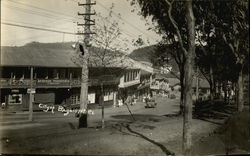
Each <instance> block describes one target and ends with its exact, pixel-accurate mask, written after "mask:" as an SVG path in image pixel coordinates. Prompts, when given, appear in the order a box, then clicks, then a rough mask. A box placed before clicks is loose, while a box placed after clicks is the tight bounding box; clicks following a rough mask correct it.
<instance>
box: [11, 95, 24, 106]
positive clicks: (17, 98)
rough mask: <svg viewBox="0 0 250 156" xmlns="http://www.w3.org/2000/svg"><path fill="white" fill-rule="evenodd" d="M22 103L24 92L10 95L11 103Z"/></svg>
mask: <svg viewBox="0 0 250 156" xmlns="http://www.w3.org/2000/svg"><path fill="white" fill-rule="evenodd" d="M15 104H22V94H12V95H9V105H15Z"/></svg>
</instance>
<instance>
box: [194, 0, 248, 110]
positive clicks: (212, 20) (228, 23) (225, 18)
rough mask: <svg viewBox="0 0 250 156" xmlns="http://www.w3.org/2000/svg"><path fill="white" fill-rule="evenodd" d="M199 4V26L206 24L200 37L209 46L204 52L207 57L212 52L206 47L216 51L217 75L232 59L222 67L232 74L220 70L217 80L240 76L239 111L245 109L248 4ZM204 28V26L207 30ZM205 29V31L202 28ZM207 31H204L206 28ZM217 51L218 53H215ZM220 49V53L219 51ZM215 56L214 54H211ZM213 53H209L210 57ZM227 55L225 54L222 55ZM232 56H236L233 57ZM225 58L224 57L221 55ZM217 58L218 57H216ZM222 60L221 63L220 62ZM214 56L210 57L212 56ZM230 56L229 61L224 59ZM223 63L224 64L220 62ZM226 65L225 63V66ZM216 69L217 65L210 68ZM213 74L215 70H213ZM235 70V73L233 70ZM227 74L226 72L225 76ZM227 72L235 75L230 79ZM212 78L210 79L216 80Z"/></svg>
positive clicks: (210, 2) (232, 2) (211, 2)
mask: <svg viewBox="0 0 250 156" xmlns="http://www.w3.org/2000/svg"><path fill="white" fill-rule="evenodd" d="M205 4H206V5H204V2H202V1H198V2H197V3H196V5H197V6H199V7H197V9H196V10H197V11H196V12H195V13H196V15H197V16H199V17H202V18H198V20H203V21H198V23H201V22H203V23H205V24H203V25H200V27H198V29H199V30H200V31H198V33H200V34H201V38H202V42H203V43H204V42H205V43H206V44H207V45H206V46H201V49H202V50H203V51H204V53H206V55H207V54H208V51H211V50H212V49H208V50H204V49H205V48H204V47H207V48H209V47H215V48H214V49H213V51H215V52H216V53H217V54H216V57H214V58H215V59H216V60H217V63H219V64H218V65H217V66H215V67H214V69H216V70H217V71H218V69H219V68H220V66H222V65H226V64H220V63H222V62H223V61H224V60H225V59H228V58H229V56H230V57H231V62H230V63H231V64H227V66H223V67H233V68H229V70H226V68H224V70H221V71H222V72H220V73H219V72H217V73H216V76H217V78H219V79H220V80H222V81H223V80H230V81H234V80H235V74H237V79H238V85H237V86H238V87H237V88H238V89H237V91H238V94H237V95H238V102H237V103H238V110H239V111H241V110H242V109H243V102H244V101H243V94H244V93H243V78H242V77H243V70H244V68H246V64H247V63H248V62H247V60H248V59H247V57H248V56H249V47H248V46H249V41H248V33H249V32H248V31H249V24H248V19H249V17H248V1H246V0H243V1H241V0H234V1H216V0H210V1H207V2H205ZM204 25H205V26H204ZM201 26H202V27H201ZM204 27H205V28H204ZM216 49H217V50H216ZM218 49H219V50H218ZM211 52H212V51H211ZM211 52H210V53H211ZM222 52H224V53H222ZM229 53H231V54H233V56H232V55H231V54H229ZM221 54H222V55H221ZM213 55H215V54H213ZM219 55H220V56H222V57H220V58H221V60H219V59H218V58H217V56H219ZM210 56H211V55H210ZM225 56H227V57H225ZM220 61H221V62H220ZM224 63H225V62H224ZM211 65H213V66H214V65H215V63H213V64H211ZM210 69H212V70H214V69H213V68H212V67H211V68H210ZM232 69H234V70H232ZM225 71H226V72H225ZM228 71H233V72H230V74H232V76H231V78H229V76H227V75H228V73H229V72H228ZM213 75H214V74H212V75H211V76H213Z"/></svg>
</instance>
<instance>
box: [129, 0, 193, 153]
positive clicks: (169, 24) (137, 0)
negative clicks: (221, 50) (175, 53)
mask: <svg viewBox="0 0 250 156" xmlns="http://www.w3.org/2000/svg"><path fill="white" fill-rule="evenodd" d="M131 4H132V5H133V4H139V6H140V8H141V14H142V15H143V16H144V17H148V16H152V19H153V21H155V22H156V23H157V24H158V25H157V26H156V29H157V30H158V31H157V32H158V33H161V34H163V35H164V36H165V37H166V38H165V39H166V40H167V41H168V43H170V44H177V47H178V49H179V50H180V52H181V55H182V56H183V59H184V60H185V63H184V68H183V73H182V74H183V82H184V88H183V91H184V92H183V93H184V95H183V104H184V107H183V108H184V122H183V123H184V124H183V126H184V128H183V149H184V153H185V155H189V154H190V147H191V132H190V128H191V125H190V124H191V119H192V76H193V61H194V55H195V18H194V15H193V4H192V0H188V1H174V0H172V1H170V0H160V1H155V0H131ZM183 17H185V18H183Z"/></svg>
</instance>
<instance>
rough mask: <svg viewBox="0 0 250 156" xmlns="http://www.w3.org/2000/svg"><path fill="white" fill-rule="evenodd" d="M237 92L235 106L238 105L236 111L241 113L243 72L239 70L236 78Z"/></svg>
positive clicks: (242, 104) (242, 105)
mask: <svg viewBox="0 0 250 156" xmlns="http://www.w3.org/2000/svg"><path fill="white" fill-rule="evenodd" d="M237 85H238V88H237V89H238V90H237V92H238V93H237V96H238V98H237V104H238V111H239V112H241V111H242V110H243V108H244V90H243V89H244V82H243V71H242V69H241V71H240V73H239V78H238V84H237Z"/></svg>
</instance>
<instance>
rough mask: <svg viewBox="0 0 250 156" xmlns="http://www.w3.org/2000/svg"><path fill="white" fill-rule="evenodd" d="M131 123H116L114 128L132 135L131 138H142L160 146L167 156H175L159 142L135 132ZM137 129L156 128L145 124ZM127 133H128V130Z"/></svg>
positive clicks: (124, 133)
mask: <svg viewBox="0 0 250 156" xmlns="http://www.w3.org/2000/svg"><path fill="white" fill-rule="evenodd" d="M130 124H131V123H129V122H125V123H124V122H122V123H116V124H114V125H113V126H112V128H114V129H116V130H118V131H119V132H121V133H122V134H123V135H130V136H134V137H139V138H142V139H144V140H146V141H148V142H150V143H152V144H154V145H156V146H158V147H159V148H160V149H161V150H162V151H163V152H164V153H165V154H166V155H167V156H174V155H175V154H174V153H173V152H171V151H170V150H168V149H167V148H166V147H165V146H164V145H162V144H160V143H159V142H156V141H154V140H152V139H150V138H148V137H146V136H145V135H143V134H141V133H139V132H137V131H135V130H133V129H132V128H131V126H130ZM137 127H143V128H144V129H147V128H149V129H151V128H155V127H154V126H148V125H145V124H142V125H139V126H137ZM125 129H126V130H127V131H126V130H125Z"/></svg>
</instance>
